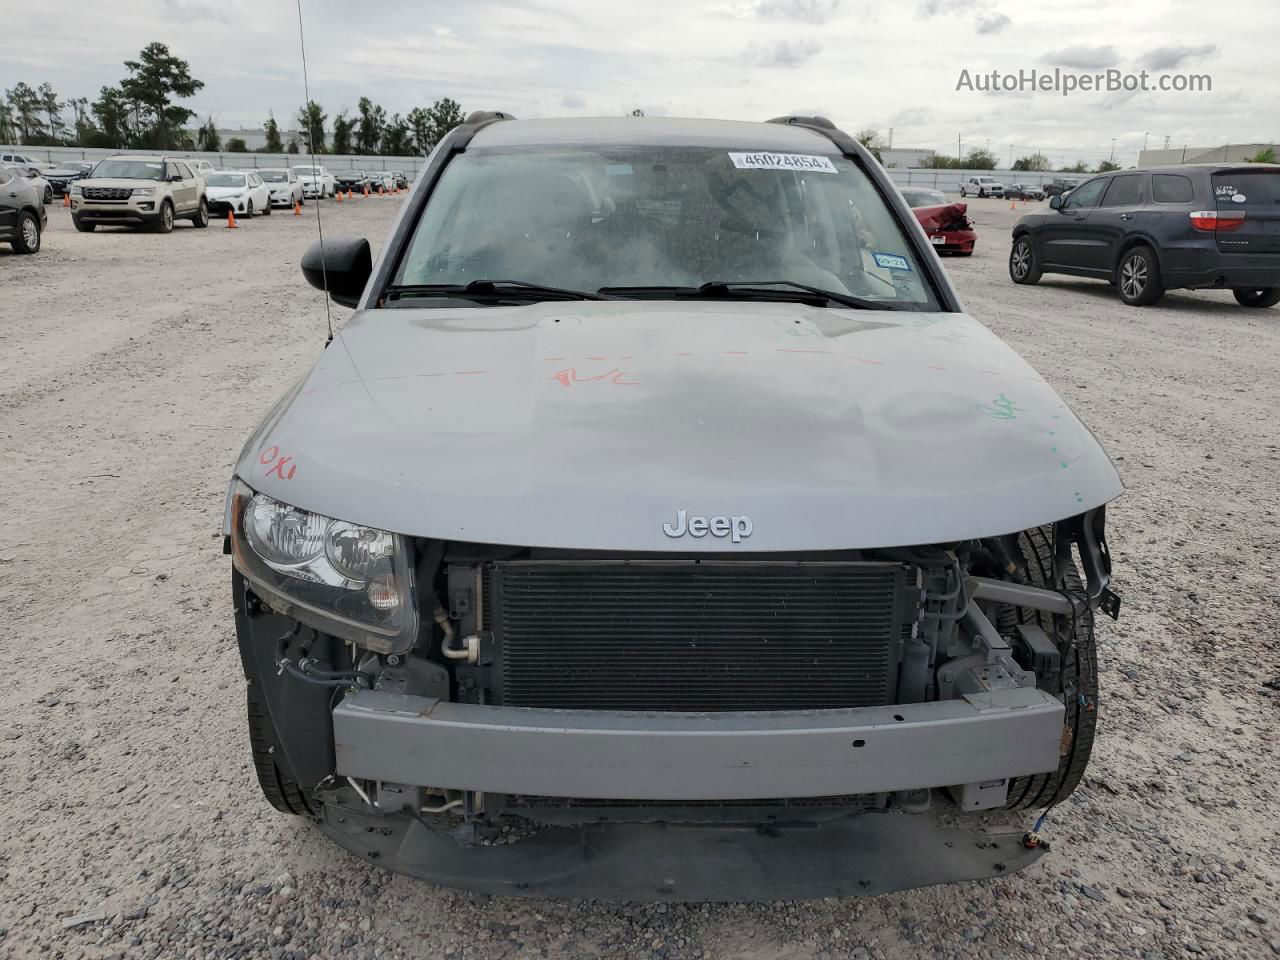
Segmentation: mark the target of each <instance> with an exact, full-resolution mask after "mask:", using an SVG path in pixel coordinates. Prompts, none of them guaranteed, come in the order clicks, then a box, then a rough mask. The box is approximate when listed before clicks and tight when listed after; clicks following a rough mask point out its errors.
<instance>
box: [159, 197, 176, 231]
mask: <svg viewBox="0 0 1280 960" xmlns="http://www.w3.org/2000/svg"><path fill="white" fill-rule="evenodd" d="M155 231H156V233H172V232H173V202H172V201H170V200H166V201H164V202H163V203H161V204H160V216H159V217H157V218H156V223H155Z"/></svg>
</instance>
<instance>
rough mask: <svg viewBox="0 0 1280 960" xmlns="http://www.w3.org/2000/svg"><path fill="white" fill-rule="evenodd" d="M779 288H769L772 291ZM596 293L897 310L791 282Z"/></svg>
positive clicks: (723, 283)
mask: <svg viewBox="0 0 1280 960" xmlns="http://www.w3.org/2000/svg"><path fill="white" fill-rule="evenodd" d="M779 287H780V288H783V289H772V288H779ZM600 293H603V294H606V295H608V296H613V297H645V298H647V297H652V298H654V299H666V298H668V297H670V298H673V299H684V298H686V297H687V298H690V299H705V300H732V299H743V300H751V299H755V300H772V301H778V300H782V301H787V302H792V303H810V304H813V305H815V306H823V307H824V306H827V305H828V304H832V303H838V304H840V306H842V307H852V308H853V309H855V310H897V309H899V308H898V306H897V305H896V304H894V303H891V302H889V301H882V300H864V299H863V298H862V297H855V296H853V295H852V294H849V293H836V292H835V291H834V290H823V289H822V288H821V287H811V286H808V285H807V284H803V283H796V282H794V281H792V280H711V281H709V282H707V283H704V284H701V285H700V286H697V287H662V286H655V287H601V288H600Z"/></svg>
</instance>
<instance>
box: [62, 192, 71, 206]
mask: <svg viewBox="0 0 1280 960" xmlns="http://www.w3.org/2000/svg"><path fill="white" fill-rule="evenodd" d="M62 205H63V206H64V207H69V206H71V191H70V190H68V191H67V192H66V193H64V194H63V195H62Z"/></svg>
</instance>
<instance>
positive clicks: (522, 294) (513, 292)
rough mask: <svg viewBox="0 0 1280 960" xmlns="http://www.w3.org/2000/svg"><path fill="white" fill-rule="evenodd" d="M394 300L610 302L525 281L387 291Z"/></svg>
mask: <svg viewBox="0 0 1280 960" xmlns="http://www.w3.org/2000/svg"><path fill="white" fill-rule="evenodd" d="M387 297H388V299H391V300H403V299H410V298H417V297H459V298H462V299H464V300H482V301H488V300H523V301H526V302H529V303H532V302H536V301H539V300H608V299H610V298H609V297H607V296H603V295H601V294H598V293H588V292H587V291H585V290H567V289H565V288H563V287H548V286H543V285H542V284H540V283H526V282H525V281H523V280H472V281H471V282H470V283H402V284H393V285H392V286H390V287H388V288H387Z"/></svg>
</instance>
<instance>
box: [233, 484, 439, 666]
mask: <svg viewBox="0 0 1280 960" xmlns="http://www.w3.org/2000/svg"><path fill="white" fill-rule="evenodd" d="M231 540H232V555H233V557H234V560H235V564H236V567H237V568H238V569H239V570H240V572H241V573H242V574H244V576H245V577H246V578H247V579H248V580H249V582H250V583H252V584H253V586H254V590H255V592H257V593H258V594H259V595H260V596H261V597H262V599H263V601H264V602H265V603H266V604H267V605H268V606H269V607H271V608H272V609H274V610H277V611H279V612H280V613H283V614H286V615H287V616H291V617H294V618H295V619H297V620H300V621H302V622H303V623H306V624H307V625H308V626H312V627H315V628H316V629H317V630H321V631H323V632H325V633H329V634H332V635H334V636H336V637H341V638H343V639H344V640H350V641H352V642H353V643H357V644H359V645H361V646H363V647H367V648H368V649H370V650H374V651H377V652H379V653H404V652H406V651H407V650H408V649H409V648H410V647H411V646H413V643H414V641H415V640H416V638H417V632H418V613H417V607H416V604H415V600H414V590H413V572H412V566H411V551H410V549H409V545H408V543H407V542H406V541H405V539H404V538H403V537H400V536H398V535H396V534H393V533H388V532H387V531H385V530H378V529H376V528H374V527H365V526H361V525H360V524H356V523H348V522H346V521H345V520H334V519H332V518H330V517H325V516H321V515H320V514H318V513H311V512H310V511H308V510H301V509H299V508H298V507H293V506H290V505H289V504H286V503H281V502H280V501H279V500H276V499H274V498H272V497H269V496H267V495H266V494H263V493H254V492H253V491H252V490H250V489H249V488H248V487H247V486H245V485H244V484H243V483H240V482H238V481H237V483H236V485H235V489H234V491H233V493H232V498H231Z"/></svg>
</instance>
